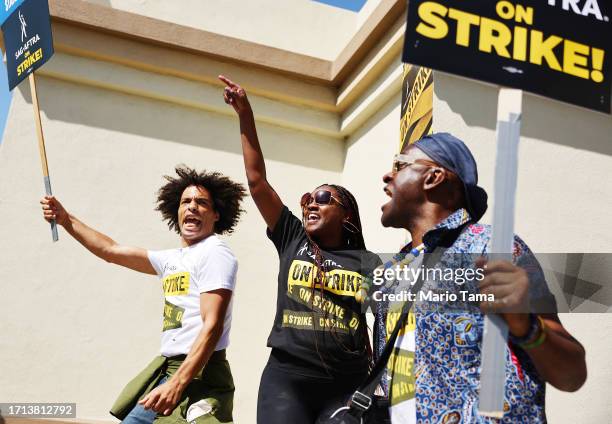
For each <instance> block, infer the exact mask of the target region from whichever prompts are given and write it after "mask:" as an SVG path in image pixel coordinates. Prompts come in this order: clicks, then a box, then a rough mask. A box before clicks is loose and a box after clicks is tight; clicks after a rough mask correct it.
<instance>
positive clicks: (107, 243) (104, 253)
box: [40, 196, 156, 274]
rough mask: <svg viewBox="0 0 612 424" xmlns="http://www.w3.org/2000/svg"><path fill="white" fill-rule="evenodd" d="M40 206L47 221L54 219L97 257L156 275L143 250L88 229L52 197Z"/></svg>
mask: <svg viewBox="0 0 612 424" xmlns="http://www.w3.org/2000/svg"><path fill="white" fill-rule="evenodd" d="M40 204H41V205H42V209H43V217H44V218H45V219H46V220H47V221H50V220H52V219H55V220H56V222H57V223H58V225H61V226H62V227H64V229H65V230H66V231H67V232H68V234H70V235H71V236H72V237H74V238H75V239H76V240H77V241H78V242H79V243H81V244H82V245H83V246H85V248H86V249H87V250H89V251H90V252H91V253H93V254H94V255H96V256H97V257H99V258H102V259H104V260H105V261H107V262H111V263H114V264H117V265H121V266H124V267H126V268H130V269H133V270H134V271H139V272H144V273H146V274H156V272H155V269H154V268H153V266H152V265H151V262H150V261H149V257H148V255H147V251H146V250H145V249H141V248H139V247H129V246H122V245H120V244H117V243H116V242H115V241H114V240H113V239H111V238H110V237H108V236H106V235H104V234H102V233H100V232H98V231H96V230H94V229H93V228H90V227H88V226H87V225H85V224H84V223H83V222H81V221H79V220H78V219H77V218H76V217H75V216H73V215H71V214H69V213H68V212H67V211H66V209H65V208H64V207H63V206H62V204H61V203H60V202H59V201H58V200H57V199H56V198H55V197H53V196H45V197H43V198H42V199H41V200H40Z"/></svg>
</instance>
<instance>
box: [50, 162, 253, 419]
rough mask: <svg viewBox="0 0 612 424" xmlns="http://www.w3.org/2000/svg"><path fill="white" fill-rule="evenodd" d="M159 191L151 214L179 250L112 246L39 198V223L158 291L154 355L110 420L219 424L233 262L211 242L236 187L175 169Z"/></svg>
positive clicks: (228, 227) (224, 404)
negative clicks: (150, 277) (152, 279)
mask: <svg viewBox="0 0 612 424" xmlns="http://www.w3.org/2000/svg"><path fill="white" fill-rule="evenodd" d="M176 173H177V177H170V176H166V177H165V178H166V180H167V183H166V184H165V185H164V186H162V187H161V188H160V189H159V192H158V196H157V208H156V210H159V211H160V212H161V214H162V217H163V219H164V221H166V222H167V223H168V226H169V228H170V229H172V230H175V231H176V232H177V233H178V234H179V236H180V241H181V247H180V248H177V249H170V250H161V251H153V250H145V249H141V248H138V247H128V246H123V245H120V244H118V243H116V242H115V241H114V240H112V239H111V238H110V237H108V236H106V235H104V234H102V233H100V232H98V231H96V230H94V229H93V228H90V227H88V226H87V225H85V224H84V223H83V222H81V221H80V220H78V219H77V218H76V217H75V216H74V215H71V214H69V213H68V212H67V211H66V209H64V207H63V206H62V204H61V203H60V202H59V201H58V200H57V199H56V198H55V197H53V196H45V197H44V198H43V199H42V200H41V201H40V203H41V204H42V209H43V216H44V218H45V219H46V220H47V221H50V220H52V219H55V220H56V222H57V223H58V224H59V225H61V226H62V227H64V229H65V230H66V231H67V232H68V233H69V234H70V235H71V236H72V237H74V238H75V239H76V240H77V241H78V242H79V243H81V244H82V245H83V246H85V248H87V250H89V251H90V252H92V253H93V254H94V255H96V256H98V257H100V258H102V259H104V260H105V261H107V262H112V263H115V264H117V265H122V266H124V267H127V268H130V269H133V270H135V271H139V272H143V273H147V274H155V275H158V276H159V277H160V279H161V281H162V288H163V290H164V297H165V305H164V322H163V332H162V340H161V352H160V356H159V357H156V358H155V359H154V360H153V361H152V362H151V363H150V364H149V365H148V366H147V367H146V368H145V369H144V370H143V371H142V372H141V373H140V374H139V375H138V376H137V377H136V378H134V379H133V380H132V381H131V382H130V383H129V384H128V385H127V386H126V387H125V389H124V390H123V392H122V393H121V395H120V396H119V398H118V399H117V401H116V402H115V405H114V406H113V408H112V409H111V414H113V415H114V416H115V417H117V418H119V419H121V420H123V422H124V423H128V424H148V423H152V422H153V421H156V422H159V423H164V422H167V423H170V422H172V423H177V422H185V421H189V422H190V423H191V422H193V421H195V422H197V423H202V424H203V423H227V422H231V421H232V406H233V396H234V384H233V380H232V374H231V371H230V368H229V364H228V362H227V360H226V358H225V348H226V347H227V345H228V342H229V330H230V323H231V316H232V313H231V298H232V292H233V290H234V286H235V283H236V271H237V267H238V264H237V261H236V258H235V257H234V255H233V253H232V252H231V250H230V249H229V247H228V246H227V245H226V244H225V243H224V242H223V241H222V240H221V239H219V238H218V237H217V236H216V235H217V234H224V233H231V232H232V231H233V230H234V227H235V226H236V224H237V222H238V220H239V218H240V215H241V214H242V212H243V210H242V209H241V207H240V204H241V201H242V199H243V198H244V196H245V194H246V192H245V189H244V187H243V186H242V185H241V184H238V183H235V182H233V181H231V180H230V179H229V178H227V177H225V176H223V175H221V174H220V173H218V172H209V173H207V172H200V173H198V172H196V171H195V170H193V169H190V168H187V167H184V166H182V167H177V168H176Z"/></svg>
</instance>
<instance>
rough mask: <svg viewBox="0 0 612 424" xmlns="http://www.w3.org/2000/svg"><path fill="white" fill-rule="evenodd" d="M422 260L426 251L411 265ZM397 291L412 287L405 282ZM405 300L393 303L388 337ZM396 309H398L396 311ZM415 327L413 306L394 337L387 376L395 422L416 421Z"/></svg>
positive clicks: (418, 263) (393, 420)
mask: <svg viewBox="0 0 612 424" xmlns="http://www.w3.org/2000/svg"><path fill="white" fill-rule="evenodd" d="M422 263H423V255H419V256H418V257H417V258H415V259H414V260H413V261H412V262H411V263H410V264H409V265H408V267H409V268H414V269H418V268H419V267H420V266H421V264H422ZM397 291H413V290H411V289H410V288H409V286H408V285H407V284H406V283H405V282H403V283H400V285H399V287H398V289H397ZM403 303H404V302H398V303H395V304H390V305H389V308H390V311H389V313H388V314H387V330H388V332H387V338H388V337H389V336H390V335H391V332H392V331H393V329H394V328H395V323H396V322H397V320H398V319H399V317H400V315H401V314H400V311H401V308H402V306H403ZM394 311H395V312H394ZM415 329H416V322H415V316H414V314H413V309H411V310H410V313H409V315H408V320H407V321H406V324H405V326H404V328H403V329H402V330H401V331H400V333H399V334H398V336H397V340H396V341H395V349H394V350H393V354H392V355H391V358H389V362H388V369H387V372H388V376H389V378H390V379H391V381H390V383H391V384H390V397H391V407H390V408H389V409H390V410H389V413H390V415H391V422H392V423H394V424H395V423H402V424H412V423H416V399H415V395H416V387H415V385H414V381H415V380H414V375H415V374H414V372H415V370H414V360H415V351H416V345H415Z"/></svg>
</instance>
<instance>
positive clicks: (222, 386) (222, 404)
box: [110, 350, 234, 424]
mask: <svg viewBox="0 0 612 424" xmlns="http://www.w3.org/2000/svg"><path fill="white" fill-rule="evenodd" d="M184 359H185V355H182V356H174V357H172V358H166V357H165V356H158V357H156V358H154V359H153V361H151V363H150V364H149V365H147V367H146V368H145V369H144V370H142V371H141V372H140V373H139V374H138V375H137V376H136V377H135V378H134V379H133V380H132V381H130V382H129V383H128V384H127V385H126V386H125V388H124V389H123V391H122V392H121V394H120V395H119V397H118V398H117V400H116V401H115V404H114V405H113V407H112V408H111V410H110V413H111V414H112V415H113V416H114V417H116V418H118V419H120V420H123V419H124V418H125V417H126V416H127V415H128V414H129V413H130V411H131V410H132V409H133V408H134V406H136V404H137V402H138V400H140V399H142V398H143V397H144V396H145V395H147V394H148V393H149V392H150V391H151V390H153V388H154V387H155V386H156V385H157V383H158V382H159V380H160V379H161V378H162V377H163V376H168V377H171V376H172V375H173V374H174V373H175V372H176V370H177V369H178V368H179V367H180V366H181V364H182V363H183V360H184ZM200 400H206V401H207V402H208V403H209V404H210V405H212V411H211V412H210V413H209V414H205V415H203V416H201V417H198V418H197V419H195V420H194V421H192V423H195V424H217V423H219V424H221V423H223V424H227V423H231V422H232V409H233V403H234V381H233V379H232V372H231V370H230V366H229V363H228V362H227V359H226V358H225V350H219V351H217V352H214V353H213V354H212V355H211V357H210V359H209V360H208V363H207V364H206V366H205V367H204V368H203V369H202V370H201V371H200V372H199V373H198V374H197V375H196V377H195V378H194V379H193V380H192V381H191V383H189V385H188V386H187V388H186V389H185V391H184V392H183V395H182V397H181V400H180V401H179V403H178V404H177V405H176V407H175V408H174V410H173V411H172V413H171V414H170V415H168V416H164V415H157V417H156V418H155V423H156V424H185V423H187V420H186V418H185V417H186V415H187V410H188V409H189V407H190V406H191V405H192V404H193V403H195V402H198V401H200Z"/></svg>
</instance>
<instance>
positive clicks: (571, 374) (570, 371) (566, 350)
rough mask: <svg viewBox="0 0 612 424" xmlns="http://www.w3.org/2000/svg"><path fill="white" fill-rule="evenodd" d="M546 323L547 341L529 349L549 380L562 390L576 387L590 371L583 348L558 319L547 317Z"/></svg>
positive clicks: (546, 379) (536, 363)
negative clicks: (588, 370) (563, 328)
mask: <svg viewBox="0 0 612 424" xmlns="http://www.w3.org/2000/svg"><path fill="white" fill-rule="evenodd" d="M546 326H547V330H546V340H545V341H544V343H542V344H541V345H540V346H537V347H534V348H532V349H529V350H527V351H526V352H527V353H528V355H529V356H530V357H531V359H532V361H533V363H534V365H535V367H536V369H537V370H538V373H539V374H540V376H541V377H542V378H543V379H544V380H545V381H546V382H547V383H549V384H551V385H553V386H554V387H556V388H557V389H559V390H563V391H568V392H573V391H576V390H578V389H579V388H580V387H581V386H582V385H583V384H584V382H585V380H586V375H587V370H586V362H585V355H584V349H583V348H582V346H581V345H580V344H579V343H578V342H577V341H576V340H574V339H572V338H571V337H570V336H569V335H568V334H567V332H565V331H564V330H562V327H561V324H559V323H558V322H556V321H554V320H549V319H547V320H546ZM558 327H561V329H559V328H558Z"/></svg>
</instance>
